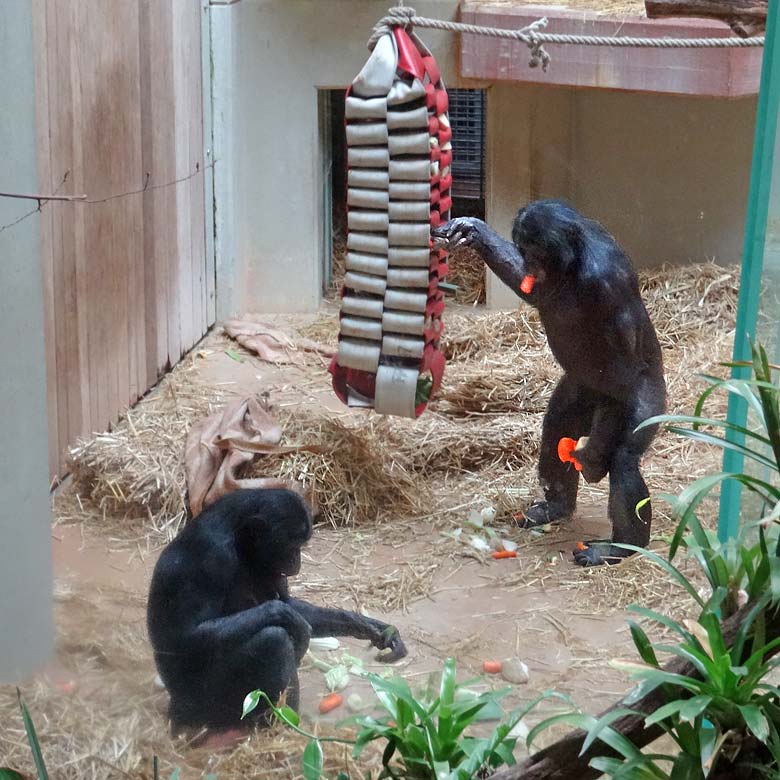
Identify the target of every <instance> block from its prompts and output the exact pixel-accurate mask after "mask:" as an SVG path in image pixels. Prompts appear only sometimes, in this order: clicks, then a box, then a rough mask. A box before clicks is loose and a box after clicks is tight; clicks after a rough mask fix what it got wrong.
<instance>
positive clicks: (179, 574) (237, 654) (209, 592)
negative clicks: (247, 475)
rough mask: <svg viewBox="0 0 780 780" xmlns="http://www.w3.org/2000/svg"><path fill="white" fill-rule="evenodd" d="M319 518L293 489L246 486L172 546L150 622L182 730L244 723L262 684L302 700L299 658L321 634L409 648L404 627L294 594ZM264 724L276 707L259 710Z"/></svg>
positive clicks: (153, 596) (157, 579)
mask: <svg viewBox="0 0 780 780" xmlns="http://www.w3.org/2000/svg"><path fill="white" fill-rule="evenodd" d="M311 533H312V521H311V515H310V513H309V510H308V508H307V507H306V504H305V503H304V501H303V499H302V498H301V497H300V496H299V495H298V494H296V493H294V492H292V491H290V490H284V489H279V490H275V489H256V490H237V491H235V492H233V493H230V494H228V495H226V496H223V497H222V498H220V499H219V500H218V501H216V502H214V503H213V504H212V505H211V506H209V507H207V508H206V509H204V510H203V512H201V514H200V515H199V516H198V517H197V518H195V520H193V521H191V522H190V523H189V524H188V525H187V526H186V527H185V529H184V530H183V531H182V532H181V533H180V534H179V535H178V536H177V537H176V539H175V540H174V541H173V542H172V543H171V544H170V545H169V546H168V547H167V548H166V549H165V550H164V551H163V553H162V555H161V556H160V560H159V561H158V562H157V565H156V567H155V569H154V574H153V575H152V584H151V589H150V592H149V604H148V612H147V621H148V628H149V637H150V639H151V642H152V646H153V648H154V658H155V662H156V664H157V669H158V671H159V672H160V676H161V677H162V680H163V682H164V683H165V686H166V688H167V689H168V692H169V693H170V697H171V704H170V719H171V724H172V728H173V731H174V733H178V732H179V731H181V730H182V729H184V728H188V727H202V726H206V727H209V728H210V729H213V730H215V731H219V730H227V729H230V728H231V727H236V726H238V725H240V723H241V711H242V705H243V701H244V697H245V696H246V695H247V694H248V693H249V692H250V691H253V690H255V689H260V690H262V691H264V692H265V693H266V694H267V695H268V696H269V698H270V699H271V700H272V701H276V700H278V699H279V697H280V696H281V695H282V694H283V693H284V692H285V691H286V692H287V703H288V704H289V705H290V706H291V707H293V708H296V709H297V707H298V664H299V663H300V661H301V659H302V658H303V656H304V654H305V653H306V650H307V648H308V646H309V639H310V638H311V637H312V636H315V637H316V636H334V635H335V636H353V637H356V638H358V639H367V640H369V641H370V642H371V643H372V644H374V645H375V646H376V647H378V648H379V649H380V650H385V649H386V650H388V651H389V652H388V653H387V654H386V655H384V656H382V657H381V659H380V660H387V661H393V660H396V659H398V658H403V656H405V655H406V648H405V647H404V644H403V642H402V641H401V637H400V636H399V634H398V631H397V630H396V629H395V628H393V627H392V626H389V625H387V624H386V623H382V622H380V621H379V620H372V619H371V618H367V617H363V616H362V615H358V614H356V613H354V612H347V611H345V610H342V609H327V608H324V607H316V606H313V605H311V604H307V603H306V602H304V601H299V600H298V599H293V598H290V595H289V591H288V587H287V577H288V576H293V575H295V574H298V572H299V571H300V568H301V548H302V547H303V546H304V545H305V544H306V542H308V541H309V538H310V537H311ZM251 717H252V718H254V719H255V722H258V721H259V722H263V720H264V718H267V711H264V710H263V709H262V708H258V709H257V710H255V712H253V713H252V716H251Z"/></svg>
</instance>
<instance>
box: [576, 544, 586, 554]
mask: <svg viewBox="0 0 780 780" xmlns="http://www.w3.org/2000/svg"><path fill="white" fill-rule="evenodd" d="M574 546H575V547H576V548H577V549H578V550H579V551H580V552H582V551H583V550H587V549H588V545H587V544H585V542H577V544H575V545H574Z"/></svg>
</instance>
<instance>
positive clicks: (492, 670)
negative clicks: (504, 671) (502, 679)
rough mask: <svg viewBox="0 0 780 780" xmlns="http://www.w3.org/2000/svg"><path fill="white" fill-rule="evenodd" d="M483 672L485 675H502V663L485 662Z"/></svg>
mask: <svg viewBox="0 0 780 780" xmlns="http://www.w3.org/2000/svg"><path fill="white" fill-rule="evenodd" d="M482 671H483V672H484V673H485V674H501V661H485V662H484V663H483V664H482Z"/></svg>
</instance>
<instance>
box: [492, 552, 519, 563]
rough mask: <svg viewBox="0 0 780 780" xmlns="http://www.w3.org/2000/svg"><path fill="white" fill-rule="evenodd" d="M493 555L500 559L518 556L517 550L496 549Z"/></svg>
mask: <svg viewBox="0 0 780 780" xmlns="http://www.w3.org/2000/svg"><path fill="white" fill-rule="evenodd" d="M493 557H494V558H495V559H496V560H497V561H500V560H501V559H502V558H517V551H516V550H496V551H495V552H494V553H493Z"/></svg>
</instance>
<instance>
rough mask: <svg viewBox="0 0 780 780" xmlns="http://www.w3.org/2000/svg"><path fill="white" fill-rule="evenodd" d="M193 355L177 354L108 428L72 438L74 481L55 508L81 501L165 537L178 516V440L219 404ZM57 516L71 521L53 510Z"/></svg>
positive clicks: (181, 488)
mask: <svg viewBox="0 0 780 780" xmlns="http://www.w3.org/2000/svg"><path fill="white" fill-rule="evenodd" d="M198 360H199V358H198V356H197V354H192V355H190V356H189V357H187V358H185V359H184V360H183V361H182V362H181V363H180V364H179V365H178V366H177V367H176V368H175V370H174V371H172V372H171V373H169V374H168V375H167V376H165V377H164V378H163V379H162V381H161V382H160V384H159V386H158V387H157V388H156V389H155V390H154V391H153V392H151V393H150V394H149V395H148V396H147V397H146V398H144V399H142V400H141V401H140V402H139V403H138V404H137V405H136V406H135V407H134V408H133V409H130V410H128V412H127V413H126V415H125V416H124V417H123V418H122V419H121V420H120V421H119V423H118V424H117V425H116V426H115V427H114V429H113V430H112V431H109V432H106V433H100V434H97V435H96V436H95V437H94V438H92V439H87V440H84V441H81V442H79V443H78V444H77V445H76V446H75V447H73V448H72V449H71V451H70V467H71V473H72V475H73V477H74V481H75V484H74V486H73V487H72V488H70V489H66V490H65V491H64V495H63V499H64V500H63V501H61V502H58V503H59V505H60V506H62V507H66V506H71V507H72V506H73V504H72V502H70V503H69V502H68V500H67V499H68V498H69V495H68V494H69V493H71V492H75V493H76V495H77V496H78V498H79V499H80V502H79V505H80V506H81V505H83V503H84V502H86V501H89V502H91V503H92V505H93V507H94V508H97V510H99V514H100V515H103V516H105V514H106V513H113V514H119V515H120V516H121V517H122V518H124V519H125V520H126V521H128V523H129V525H130V526H131V527H132V528H134V529H136V530H137V529H138V528H139V527H142V526H151V529H150V530H151V531H152V532H153V533H154V534H155V535H159V536H161V537H163V538H164V539H171V538H173V537H174V536H175V535H176V533H177V531H178V530H179V528H180V526H181V524H182V522H183V521H184V519H185V517H186V507H185V495H186V481H185V475H184V444H185V441H186V439H187V434H188V433H189V430H190V428H191V426H192V425H193V423H195V422H197V421H198V420H201V419H202V418H204V417H207V416H209V415H210V414H213V413H214V412H215V411H217V410H218V409H219V408H221V406H222V405H223V404H224V402H225V398H226V394H225V392H224V391H223V390H221V389H219V388H215V387H213V386H210V385H206V384H204V383H203V382H202V381H200V380H199V379H198V365H197V364H198ZM58 516H59V519H61V520H62V519H71V518H70V517H67V516H63V512H58Z"/></svg>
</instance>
